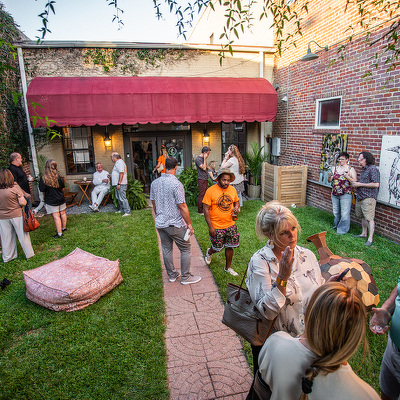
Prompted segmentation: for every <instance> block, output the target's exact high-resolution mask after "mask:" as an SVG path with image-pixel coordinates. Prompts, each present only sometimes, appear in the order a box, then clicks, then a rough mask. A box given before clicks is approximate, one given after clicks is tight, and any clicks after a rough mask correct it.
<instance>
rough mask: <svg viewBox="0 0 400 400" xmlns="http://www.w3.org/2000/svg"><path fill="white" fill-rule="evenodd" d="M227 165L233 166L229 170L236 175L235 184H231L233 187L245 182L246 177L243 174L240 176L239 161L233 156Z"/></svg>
mask: <svg viewBox="0 0 400 400" xmlns="http://www.w3.org/2000/svg"><path fill="white" fill-rule="evenodd" d="M226 164H227V165H229V164H232V165H231V166H229V167H226V168H229V170H230V171H231V172H232V174H234V175H235V180H234V181H233V182H231V185H238V184H239V183H240V182H242V181H243V180H244V176H243V174H239V161H238V159H237V158H236V157H235V156H233V157H231V158H230V159H229V160H227V161H226Z"/></svg>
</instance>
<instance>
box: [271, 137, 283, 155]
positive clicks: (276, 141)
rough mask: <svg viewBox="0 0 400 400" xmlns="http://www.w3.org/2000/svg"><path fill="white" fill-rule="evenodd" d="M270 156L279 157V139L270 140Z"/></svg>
mask: <svg viewBox="0 0 400 400" xmlns="http://www.w3.org/2000/svg"><path fill="white" fill-rule="evenodd" d="M271 154H272V155H273V156H275V157H279V156H280V155H281V138H272V150H271Z"/></svg>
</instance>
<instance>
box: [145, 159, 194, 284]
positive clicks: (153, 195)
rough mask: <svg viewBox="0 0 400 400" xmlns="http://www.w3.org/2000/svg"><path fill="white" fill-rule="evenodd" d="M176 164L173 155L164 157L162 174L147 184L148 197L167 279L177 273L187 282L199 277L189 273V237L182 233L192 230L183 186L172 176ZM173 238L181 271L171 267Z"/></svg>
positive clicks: (174, 278) (174, 172)
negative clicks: (151, 206) (178, 252)
mask: <svg viewBox="0 0 400 400" xmlns="http://www.w3.org/2000/svg"><path fill="white" fill-rule="evenodd" d="M177 168H178V161H177V159H176V158H174V157H168V158H167V159H166V160H165V174H164V175H161V176H160V177H159V178H158V179H156V180H155V181H153V183H152V184H151V188H150V200H151V201H152V203H153V208H154V212H155V214H156V218H155V223H156V228H157V231H158V234H159V235H160V240H161V247H162V252H163V259H164V264H165V268H166V270H167V274H168V277H169V281H170V282H175V281H176V280H177V279H178V278H179V277H180V276H181V284H182V285H189V284H191V283H197V282H199V281H200V280H201V277H200V276H193V275H192V274H191V273H190V262H191V245H190V240H189V239H188V240H185V234H186V231H187V230H188V229H189V230H190V235H193V234H194V230H193V227H192V224H191V221H190V215H189V209H188V207H187V205H186V201H185V189H184V188H183V185H182V183H181V182H179V180H178V179H177V178H176V176H175V174H176V170H177ZM174 242H175V243H176V245H177V246H178V249H179V250H180V252H181V273H179V272H178V271H177V270H176V269H175V267H174V259H173V249H172V247H173V243H174Z"/></svg>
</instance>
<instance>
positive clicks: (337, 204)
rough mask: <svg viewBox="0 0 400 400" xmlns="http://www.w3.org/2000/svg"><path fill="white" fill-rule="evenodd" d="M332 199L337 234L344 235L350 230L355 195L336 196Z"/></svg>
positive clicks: (332, 196)
mask: <svg viewBox="0 0 400 400" xmlns="http://www.w3.org/2000/svg"><path fill="white" fill-rule="evenodd" d="M331 198H332V209H333V216H334V217H335V221H334V223H333V224H334V227H335V228H337V234H338V235H343V234H345V233H347V232H348V231H349V230H350V210H351V202H352V199H353V195H352V194H351V193H346V194H343V195H342V196H334V195H333V194H331Z"/></svg>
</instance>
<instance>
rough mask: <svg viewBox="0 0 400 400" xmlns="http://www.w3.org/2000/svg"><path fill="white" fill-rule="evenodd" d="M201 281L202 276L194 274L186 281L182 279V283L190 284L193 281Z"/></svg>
mask: <svg viewBox="0 0 400 400" xmlns="http://www.w3.org/2000/svg"><path fill="white" fill-rule="evenodd" d="M200 281H201V276H193V275H192V274H190V275H189V278H187V279H185V280H184V281H183V280H182V279H181V284H182V285H190V284H191V283H197V282H200Z"/></svg>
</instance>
